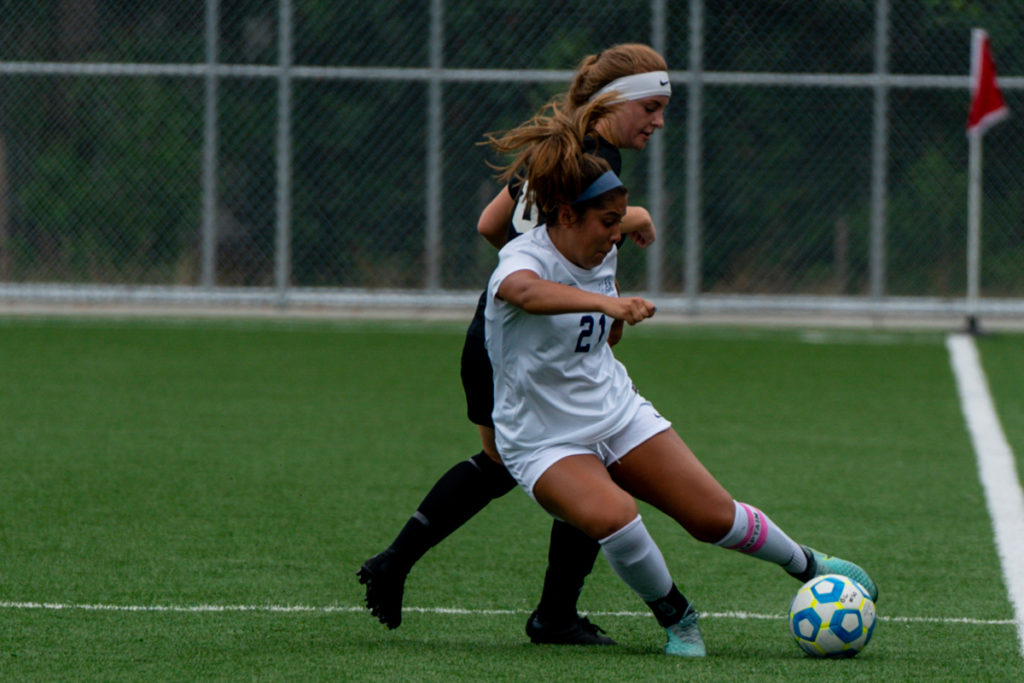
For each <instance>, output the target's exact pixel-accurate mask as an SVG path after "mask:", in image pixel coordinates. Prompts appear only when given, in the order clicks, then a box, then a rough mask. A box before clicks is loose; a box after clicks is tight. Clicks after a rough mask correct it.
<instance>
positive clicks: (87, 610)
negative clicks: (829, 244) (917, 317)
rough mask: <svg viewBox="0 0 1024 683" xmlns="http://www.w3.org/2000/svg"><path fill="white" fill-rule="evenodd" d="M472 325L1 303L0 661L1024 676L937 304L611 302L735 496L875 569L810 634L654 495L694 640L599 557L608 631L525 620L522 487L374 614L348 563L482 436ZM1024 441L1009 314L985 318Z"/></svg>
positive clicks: (29, 673)
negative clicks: (710, 325) (812, 310)
mask: <svg viewBox="0 0 1024 683" xmlns="http://www.w3.org/2000/svg"><path fill="white" fill-rule="evenodd" d="M463 330H464V326H463V325H460V324H423V323H419V324H413V323H404V324H403V323H372V324H371V323H337V324H333V323H307V322H241V321H236V322H210V321H207V322H191V321H127V322H126V321H120V322H119V321H105V320H36V319H24V318H22V319H14V318H10V319H0V387H2V388H0V680H41V681H51V680H68V679H72V680H75V679H86V680H132V681H140V680H158V679H163V680H168V679H169V680H195V679H259V680H280V679H288V680H368V679H389V680H439V681H440V680H444V681H448V680H603V681H623V680H683V679H692V680H722V681H733V680H766V679H768V680H771V679H776V680H796V679H809V678H811V677H819V678H821V679H822V680H880V679H888V680H967V679H974V680H984V681H990V680H992V681H994V680H1022V679H1024V663H1022V658H1021V655H1020V644H1019V642H1018V640H1017V634H1016V631H1015V629H1014V626H1013V624H1012V619H1013V607H1012V605H1011V603H1010V602H1009V599H1008V597H1007V592H1006V589H1005V588H1004V586H1003V582H1002V578H1001V569H1000V566H999V560H998V556H997V553H996V548H995V543H994V540H993V534H992V523H991V520H990V519H989V517H988V513H987V511H986V507H985V501H984V494H983V491H982V487H981V484H980V483H979V479H978V475H977V468H976V464H975V459H974V454H973V451H972V448H971V443H970V440H969V438H968V435H967V432H966V429H965V426H964V420H963V415H962V413H961V410H960V406H959V403H958V400H957V395H956V391H955V385H954V379H953V376H952V373H951V371H950V363H949V356H948V353H947V351H946V348H945V346H944V344H943V336H942V335H941V334H938V333H895V332H856V331H821V332H814V333H808V332H803V331H796V330H785V331H769V330H759V329H741V328H736V329H703V328H677V327H670V326H664V325H654V324H649V325H647V326H643V325H641V326H639V327H637V328H630V329H628V330H627V332H626V337H625V339H624V341H623V342H622V344H621V345H620V346H619V347H618V348H617V354H618V355H619V357H620V358H621V359H623V360H624V362H625V363H626V364H627V366H628V367H629V368H630V371H631V375H632V377H633V379H634V381H635V382H636V384H637V386H638V387H639V389H640V391H641V392H642V393H644V394H645V395H646V396H647V397H648V398H650V399H651V400H652V401H653V402H654V404H655V405H656V406H657V407H658V409H659V411H660V412H661V413H663V414H664V415H666V416H667V417H669V418H670V419H671V420H673V422H674V424H675V426H676V428H677V430H678V431H679V432H680V433H681V434H682V435H683V438H684V439H686V440H687V441H688V442H689V443H690V445H691V446H692V447H693V449H694V450H695V451H696V452H697V454H698V455H699V456H700V457H701V458H702V459H703V460H704V462H705V463H706V464H707V465H708V467H709V469H711V471H712V472H713V473H715V474H716V475H717V476H718V477H719V479H720V480H721V481H722V482H723V483H724V484H725V485H726V486H727V487H728V488H729V489H730V490H731V491H732V493H733V494H734V495H735V496H736V497H737V498H739V499H741V500H745V501H748V502H750V503H753V504H755V505H757V506H758V507H761V508H762V509H763V510H765V511H766V512H767V513H768V514H769V515H771V516H772V517H773V518H774V519H775V521H776V522H778V523H779V524H780V525H781V526H782V527H783V528H784V529H785V530H786V531H787V532H789V533H790V535H792V536H793V537H794V538H796V539H797V540H798V541H800V542H804V543H808V544H810V545H813V546H815V547H818V548H820V549H823V550H827V551H829V552H833V553H836V554H840V555H844V556H848V557H850V558H851V559H854V560H856V561H858V562H860V563H861V564H863V565H864V566H865V568H866V569H868V571H869V572H870V573H871V574H872V576H873V578H874V579H875V581H876V582H877V583H878V585H879V588H880V590H881V598H880V600H879V604H878V611H879V614H880V616H881V618H882V621H881V622H880V623H879V625H878V627H877V629H876V632H875V636H874V639H873V640H872V642H871V644H870V645H869V646H868V648H867V649H866V650H865V651H864V652H863V653H862V654H861V655H860V656H858V657H857V658H855V659H853V660H849V661H818V660H810V659H807V658H806V657H804V656H803V655H802V654H801V652H800V651H799V650H798V648H797V647H796V645H795V644H794V643H793V642H792V641H791V639H790V636H789V634H788V632H787V629H786V622H785V621H784V619H783V617H782V615H783V612H784V611H785V610H786V609H787V607H788V603H789V600H790V599H791V597H792V595H793V594H794V593H795V591H796V588H797V587H798V586H797V584H796V582H794V581H793V580H792V579H790V578H789V577H788V576H786V575H785V574H784V573H783V572H782V571H781V570H780V569H778V568H776V567H774V566H770V565H767V564H765V563H762V562H758V561H756V560H752V559H750V558H748V557H744V556H740V555H738V554H736V553H730V552H727V551H724V550H721V549H719V548H715V547H712V546H706V545H701V544H699V543H696V542H694V541H692V540H690V539H689V538H688V537H687V536H686V535H685V533H684V532H682V530H680V529H679V528H678V527H676V526H675V525H674V524H673V523H671V522H669V521H668V520H667V519H666V518H664V517H662V516H661V515H660V514H659V513H657V512H656V511H653V510H650V509H649V508H646V507H645V508H643V513H644V516H645V521H646V523H647V525H648V527H649V529H650V530H651V533H652V534H653V535H654V537H655V539H656V540H657V541H658V542H659V544H660V545H661V548H662V550H663V552H664V554H665V556H666V559H667V560H668V562H669V566H670V567H671V569H672V572H673V575H674V577H675V579H676V580H677V582H678V583H679V584H680V585H681V587H682V589H683V590H684V592H686V593H687V594H688V595H689V596H690V597H691V598H692V599H693V600H694V602H695V603H696V604H697V606H698V607H699V608H700V609H701V610H702V611H703V612H704V613H705V615H706V616H705V618H704V619H703V621H702V630H703V632H704V639H705V641H706V643H707V648H708V653H709V655H708V657H707V659H706V660H703V661H675V660H674V659H672V658H668V657H665V656H664V655H662V654H661V647H662V645H663V633H662V631H661V629H659V628H658V627H657V625H656V623H655V621H654V619H653V618H652V617H650V616H649V615H647V614H646V608H645V607H644V605H643V604H642V603H641V602H640V600H639V599H638V598H636V597H635V596H634V595H633V594H632V593H631V592H630V591H629V590H628V589H627V588H626V586H625V585H624V584H623V583H621V582H620V581H619V579H618V578H617V577H615V576H614V575H613V574H612V572H611V570H610V569H609V568H608V566H607V565H606V564H605V563H604V561H603V559H601V558H599V559H598V563H597V566H596V568H595V571H594V573H593V575H592V576H591V578H590V580H589V581H588V584H587V588H586V589H585V591H584V595H583V598H582V600H581V608H582V609H584V610H587V611H589V612H590V613H591V615H592V618H593V620H594V621H595V622H597V623H599V624H600V625H601V626H603V627H604V628H605V629H606V630H607V631H608V632H609V635H611V636H612V637H614V638H616V639H617V640H618V641H619V642H620V645H619V646H617V647H613V648H599V649H587V648H565V647H556V646H534V645H531V644H529V643H528V641H527V639H526V636H525V635H524V633H523V625H524V623H525V620H526V616H527V615H528V613H529V611H530V610H531V609H532V607H533V606H534V603H535V601H536V599H537V598H538V597H539V591H540V584H541V580H542V575H543V568H544V565H545V553H546V542H547V532H548V529H549V527H550V523H549V519H548V518H547V517H546V516H545V515H544V514H543V513H542V512H541V510H540V509H539V508H537V507H536V506H535V505H534V504H533V503H532V502H531V501H529V499H528V498H527V497H526V496H525V495H524V494H523V493H521V492H519V491H513V492H512V493H511V494H509V495H508V496H506V497H504V498H502V499H501V500H498V501H496V502H494V503H493V504H492V505H491V506H490V507H489V508H487V509H486V510H485V511H484V512H483V513H481V514H480V515H479V516H478V517H477V518H475V519H474V520H472V521H471V522H470V523H469V524H468V525H467V526H466V527H464V528H463V529H461V530H459V531H458V532H457V533H456V534H455V535H454V536H452V537H451V538H450V539H448V540H447V541H446V542H445V543H443V544H442V545H441V546H439V547H437V548H436V549H434V550H433V551H432V552H431V553H429V554H428V555H427V556H426V557H425V558H424V560H423V561H422V562H421V563H420V564H419V565H418V566H417V568H416V569H415V570H414V571H413V573H412V574H411V575H410V578H409V582H408V585H407V591H406V605H407V606H408V607H410V608H411V609H410V610H408V611H407V613H406V616H405V621H404V623H403V625H402V626H401V628H400V629H398V630H396V631H392V632H389V631H387V630H386V629H385V628H384V627H383V626H381V625H380V624H379V623H377V621H376V620H375V619H373V618H372V617H371V616H370V615H369V613H367V612H365V611H364V610H363V609H362V608H361V605H362V595H363V593H362V586H360V585H359V584H358V583H357V582H356V579H355V572H356V570H357V569H358V568H359V565H360V564H361V563H362V561H363V560H364V559H366V558H367V557H369V556H370V555H372V554H373V553H375V552H377V551H378V550H380V549H382V548H383V547H384V546H385V545H386V544H387V543H388V542H389V541H390V540H391V538H392V537H393V535H394V533H395V532H397V530H398V529H399V528H400V526H401V525H402V524H403V523H404V521H405V520H406V519H407V518H408V516H409V514H410V513H411V512H412V511H413V510H414V509H415V507H416V504H417V503H418V502H419V500H420V498H421V497H422V496H423V494H424V493H426V491H427V489H428V488H429V486H430V485H431V484H432V483H433V482H434V481H435V479H436V478H437V477H438V476H439V475H440V474H441V473H442V472H444V471H445V470H446V469H447V468H448V467H450V466H451V465H452V464H454V463H455V462H457V461H458V460H459V459H462V458H465V457H468V456H469V455H472V454H473V453H475V452H476V451H477V450H478V448H479V446H478V439H477V437H476V432H475V429H474V428H473V427H472V426H471V425H470V424H469V423H468V422H467V421H466V419H465V417H464V404H463V399H462V390H461V386H460V384H459V380H458V364H459V352H460V349H461V345H462V333H463ZM978 346H979V349H980V351H981V355H982V358H983V362H984V366H985V369H986V371H987V373H988V375H989V377H990V381H991V385H992V391H993V394H994V397H995V401H996V405H997V407H998V408H999V411H1000V415H1001V417H1002V419H1003V424H1004V427H1005V429H1006V432H1007V436H1008V438H1009V440H1010V442H1011V444H1012V446H1013V448H1014V451H1015V452H1016V453H1017V460H1018V468H1020V467H1021V460H1020V455H1021V454H1024V396H1022V393H1021V391H1020V387H1021V386H1024V337H1021V336H1015V335H998V336H992V337H986V338H982V339H980V340H979V341H978Z"/></svg>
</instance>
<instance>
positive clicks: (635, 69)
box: [564, 43, 668, 110]
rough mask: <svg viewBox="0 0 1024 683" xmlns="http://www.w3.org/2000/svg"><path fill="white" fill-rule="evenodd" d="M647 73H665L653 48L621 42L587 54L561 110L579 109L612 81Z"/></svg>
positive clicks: (663, 61) (641, 44) (665, 64)
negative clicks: (564, 108)
mask: <svg viewBox="0 0 1024 683" xmlns="http://www.w3.org/2000/svg"><path fill="white" fill-rule="evenodd" d="M649 71H668V64H667V63H666V62H665V58H664V57H662V56H661V55H660V54H658V52H657V51H656V50H654V48H652V47H650V46H648V45H644V44H643V43H622V44H620V45H614V46H612V47H610V48H608V49H607V50H603V51H601V52H598V53H597V54H593V55H587V56H586V57H584V58H583V59H582V60H581V61H580V63H579V65H578V66H577V67H576V75H575V76H574V77H573V79H572V83H571V84H570V85H569V92H568V93H567V94H566V96H565V99H564V104H565V107H566V108H568V109H570V110H575V109H579V108H580V107H582V106H584V105H585V104H586V103H587V102H588V101H589V100H590V98H591V97H593V96H594V94H595V93H596V92H597V91H598V90H600V89H601V88H603V87H604V86H606V85H608V84H609V83H611V82H612V81H614V80H615V79H617V78H622V77H623V76H632V75H634V74H642V73H647V72H649Z"/></svg>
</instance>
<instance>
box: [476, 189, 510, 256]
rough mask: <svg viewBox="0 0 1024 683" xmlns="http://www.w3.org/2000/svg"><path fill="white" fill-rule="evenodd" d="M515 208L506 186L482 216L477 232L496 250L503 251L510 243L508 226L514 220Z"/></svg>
mask: <svg viewBox="0 0 1024 683" xmlns="http://www.w3.org/2000/svg"><path fill="white" fill-rule="evenodd" d="M515 206H516V203H515V201H514V200H513V199H512V195H511V194H509V191H508V186H507V185H506V186H505V187H503V188H501V192H499V193H498V194H497V195H495V197H494V199H492V200H491V202H490V204H488V205H487V207H486V208H485V209H484V210H483V213H481V214H480V219H479V220H478V221H477V223H476V231H477V232H478V233H480V235H481V236H482V237H483V238H484V239H485V240H487V241H488V242H490V243H491V245H492V246H493V247H494V248H495V249H501V248H502V247H503V246H505V242H507V241H508V224H509V222H510V221H511V220H512V210H513V209H514V208H515Z"/></svg>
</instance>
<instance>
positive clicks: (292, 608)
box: [0, 601, 1015, 626]
mask: <svg viewBox="0 0 1024 683" xmlns="http://www.w3.org/2000/svg"><path fill="white" fill-rule="evenodd" d="M0 609H8V610H54V611H60V610H81V611H86V612H178V613H190V614H196V613H211V612H214V613H216V612H281V613H292V614H296V613H297V614H302V613H306V614H310V613H312V614H337V613H345V612H349V613H351V612H365V611H366V608H365V607H352V606H350V605H110V604H92V603H66V602H12V601H0ZM402 610H403V611H404V612H418V613H420V614H447V615H457V616H458V615H465V616H507V615H520V616H525V615H527V614H530V610H528V609H464V608H462V607H403V608H402ZM588 614H589V615H590V616H595V617H641V618H646V617H651V613H650V612H588ZM701 617H702V618H705V617H706V618H710V619H738V620H768V621H782V620H784V619H785V618H786V615H784V614H757V613H754V612H701ZM878 619H879V621H890V622H893V623H915V624H919V623H920V624H924V623H928V624H969V625H975V626H1010V625H1013V624H1014V623H1015V622H1014V621H1013V620H1012V619H974V618H971V617H890V616H882V615H880V616H879V617H878Z"/></svg>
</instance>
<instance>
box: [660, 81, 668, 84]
mask: <svg viewBox="0 0 1024 683" xmlns="http://www.w3.org/2000/svg"><path fill="white" fill-rule="evenodd" d="M658 83H661V84H662V85H668V81H658Z"/></svg>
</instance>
